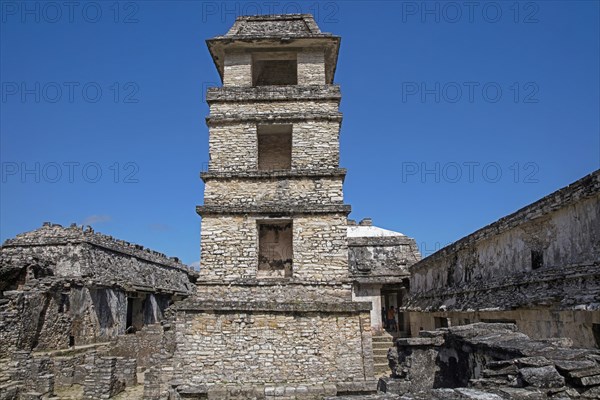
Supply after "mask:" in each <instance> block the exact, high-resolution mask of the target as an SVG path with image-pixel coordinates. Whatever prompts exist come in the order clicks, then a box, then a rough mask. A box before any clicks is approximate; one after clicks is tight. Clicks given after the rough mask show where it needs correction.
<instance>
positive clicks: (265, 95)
mask: <svg viewBox="0 0 600 400" xmlns="http://www.w3.org/2000/svg"><path fill="white" fill-rule="evenodd" d="M341 98H342V94H341V91H340V86H339V85H309V86H300V85H297V86H242V87H235V86H223V87H211V88H208V90H207V92H206V102H207V103H208V104H211V103H216V102H244V101H294V100H337V101H339V100H340V99H341Z"/></svg>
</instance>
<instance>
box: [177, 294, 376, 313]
mask: <svg viewBox="0 0 600 400" xmlns="http://www.w3.org/2000/svg"><path fill="white" fill-rule="evenodd" d="M173 308H175V310H177V311H197V312H200V311H209V310H215V311H269V312H283V313H289V312H321V311H324V312H338V313H348V312H349V313H359V312H364V311H371V303H370V302H358V301H346V302H339V303H320V302H314V301H297V302H269V301H256V302H254V301H253V302H246V301H201V300H191V299H190V298H188V299H187V300H185V301H182V302H181V303H179V304H178V305H176V306H173Z"/></svg>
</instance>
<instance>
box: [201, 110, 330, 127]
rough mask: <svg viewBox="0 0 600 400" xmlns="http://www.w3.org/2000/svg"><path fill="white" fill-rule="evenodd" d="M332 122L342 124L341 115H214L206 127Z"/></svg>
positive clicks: (316, 113)
mask: <svg viewBox="0 0 600 400" xmlns="http://www.w3.org/2000/svg"><path fill="white" fill-rule="evenodd" d="M311 120H320V121H333V122H340V123H341V122H342V113H340V112H305V113H280V114H275V113H258V114H245V113H244V114H237V115H230V114H214V115H211V116H209V117H206V125H208V126H209V127H213V126H218V125H224V124H236V123H239V122H254V123H260V124H269V123H279V124H282V123H287V122H301V121H311Z"/></svg>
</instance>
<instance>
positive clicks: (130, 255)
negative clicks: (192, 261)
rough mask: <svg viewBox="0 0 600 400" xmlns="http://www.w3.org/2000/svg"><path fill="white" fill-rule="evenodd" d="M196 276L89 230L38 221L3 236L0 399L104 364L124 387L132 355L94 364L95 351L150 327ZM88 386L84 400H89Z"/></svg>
mask: <svg viewBox="0 0 600 400" xmlns="http://www.w3.org/2000/svg"><path fill="white" fill-rule="evenodd" d="M196 277H197V272H196V271H194V270H192V269H190V268H188V267H186V266H185V265H183V264H182V263H181V262H180V261H179V260H178V259H177V258H174V257H172V258H168V257H166V256H165V255H164V254H161V253H158V252H156V251H152V250H149V249H146V248H144V247H143V246H140V245H136V244H133V243H128V242H125V241H123V240H117V239H114V238H112V237H110V236H106V235H102V234H99V233H96V232H94V231H93V229H92V228H91V227H85V228H84V227H80V226H76V225H75V224H73V225H71V226H70V227H68V228H64V227H62V226H60V225H58V224H50V223H44V225H43V226H42V227H41V228H39V229H36V230H34V231H31V232H26V233H24V234H20V235H18V236H17V237H16V238H14V239H9V240H7V241H6V242H5V243H4V244H3V245H2V247H1V248H0V399H13V398H28V399H29V398H42V396H46V397H47V396H49V395H51V394H52V393H53V390H54V387H55V385H56V386H64V385H67V386H68V385H71V384H73V383H79V384H82V385H84V384H85V380H86V379H89V378H91V376H90V373H88V372H87V371H86V370H85V367H86V364H87V367H89V368H94V367H95V366H99V365H101V364H102V363H104V362H107V363H109V364H111V363H112V364H114V365H112V369H113V372H114V371H117V370H119V371H120V372H121V373H122V375H123V381H128V382H129V383H131V382H132V381H133V380H134V378H132V377H135V374H136V372H137V371H136V366H135V359H129V360H127V359H123V358H119V359H116V358H114V357H113V358H112V359H107V360H101V359H98V360H96V359H95V353H96V351H97V350H98V349H104V348H105V347H106V346H107V345H108V344H109V343H110V342H111V341H112V340H116V339H117V338H118V337H119V336H120V335H123V336H127V335H129V334H134V333H135V332H136V331H138V330H141V329H142V328H144V327H145V326H147V325H153V324H157V323H158V322H159V321H161V320H162V319H163V318H164V312H165V310H166V309H167V307H168V306H169V305H171V304H173V303H174V302H176V301H178V300H181V299H184V298H185V297H187V296H189V295H191V294H192V293H193V291H194V290H195V287H196V286H195V284H194V281H195V279H196ZM76 348H77V349H79V350H74V349H76ZM67 354H69V355H70V356H68V357H67V356H66V355H67ZM117 364H118V366H117ZM124 371H128V376H129V377H127V378H125V377H124V375H125V372H124ZM93 383H94V382H93V381H90V382H88V384H87V385H86V388H87V389H88V392H89V393H88V394H89V398H96V393H95V392H94V387H93ZM36 396H37V397H36ZM44 398H45V397H44Z"/></svg>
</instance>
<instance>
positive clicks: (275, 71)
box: [252, 52, 298, 86]
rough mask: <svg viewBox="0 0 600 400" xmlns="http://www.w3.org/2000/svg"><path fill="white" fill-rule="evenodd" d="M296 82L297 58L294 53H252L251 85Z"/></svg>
mask: <svg viewBox="0 0 600 400" xmlns="http://www.w3.org/2000/svg"><path fill="white" fill-rule="evenodd" d="M297 84H298V60H297V57H296V54H295V53H287V52H280V53H258V54H253V55H252V86H284V85H297Z"/></svg>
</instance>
